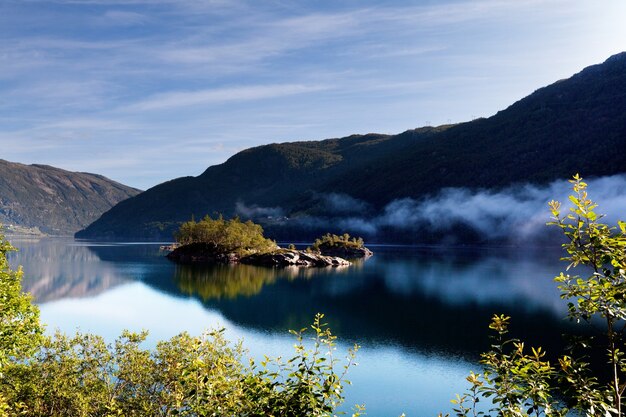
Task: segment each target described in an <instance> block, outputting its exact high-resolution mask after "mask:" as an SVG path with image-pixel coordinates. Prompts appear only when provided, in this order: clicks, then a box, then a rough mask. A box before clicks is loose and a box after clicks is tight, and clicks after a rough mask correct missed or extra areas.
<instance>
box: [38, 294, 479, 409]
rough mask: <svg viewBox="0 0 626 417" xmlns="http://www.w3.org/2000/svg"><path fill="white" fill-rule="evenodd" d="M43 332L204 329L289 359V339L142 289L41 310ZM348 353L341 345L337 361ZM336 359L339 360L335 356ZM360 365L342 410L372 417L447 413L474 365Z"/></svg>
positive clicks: (391, 354)
mask: <svg viewBox="0 0 626 417" xmlns="http://www.w3.org/2000/svg"><path fill="white" fill-rule="evenodd" d="M41 315H42V318H43V321H44V322H46V323H47V324H48V331H49V332H52V331H54V330H55V329H60V330H62V331H64V332H66V333H72V332H74V331H75V330H76V329H77V328H78V329H80V330H81V331H91V332H95V333H99V334H101V335H103V336H104V337H106V338H107V339H108V340H113V339H114V338H115V337H116V336H117V335H119V334H120V333H121V331H122V330H123V329H129V330H133V331H140V330H142V329H147V330H149V331H150V339H149V343H150V344H154V343H156V341H158V340H163V339H167V338H170V337H172V336H174V335H176V334H178V333H180V332H181V331H188V332H190V333H191V334H200V333H201V332H202V331H204V330H206V329H212V328H220V327H225V328H226V335H227V337H228V338H229V339H230V340H238V339H243V340H244V345H245V346H246V348H247V349H249V351H250V354H251V355H252V356H253V357H256V358H261V357H262V355H263V354H268V353H270V354H271V355H273V356H283V357H290V356H291V354H292V352H293V351H292V345H293V339H292V338H291V337H290V336H289V335H288V333H287V329H285V332H284V334H283V335H276V334H269V333H264V332H259V331H251V330H249V329H246V328H242V327H239V326H237V325H236V324H234V323H232V322H230V321H229V320H228V319H226V318H225V317H224V316H222V315H221V314H220V313H218V312H216V311H214V310H207V309H205V308H204V307H203V306H202V305H201V304H200V303H199V302H197V301H195V300H192V299H186V300H183V299H175V298H172V297H170V296H167V295H165V294H162V293H160V292H158V291H155V290H154V289H152V288H150V287H148V286H146V285H145V284H143V283H138V282H136V283H132V284H126V285H123V286H118V287H116V288H114V289H112V290H110V291H108V292H106V293H104V294H100V295H97V296H95V297H93V298H83V299H71V300H60V301H55V302H49V303H45V304H43V305H41ZM348 347H349V346H346V345H344V344H340V345H339V346H338V351H339V355H340V354H342V353H345V351H346V349H347V348H348ZM339 355H336V357H338V356H339ZM357 362H358V363H359V366H357V367H356V368H353V369H352V370H351V371H350V373H349V375H348V379H350V380H351V381H352V383H353V385H352V386H350V387H348V388H347V392H346V394H347V401H346V410H348V411H349V409H350V406H351V405H352V404H356V403H358V404H361V403H365V404H366V405H367V409H368V413H370V414H371V415H379V416H384V415H400V414H401V413H402V412H407V414H409V415H436V414H437V413H438V412H439V411H445V410H447V407H448V406H449V399H450V398H452V396H453V395H454V394H455V393H456V392H459V391H460V390H462V389H463V388H464V384H463V382H464V377H465V376H466V375H467V372H468V371H469V370H470V369H472V365H471V364H469V363H467V362H463V361H460V360H455V359H454V358H449V357H440V356H438V355H423V354H415V353H413V354H407V352H406V351H404V350H402V349H399V348H397V347H394V346H375V347H372V346H366V347H364V348H362V349H361V350H360V351H359V353H358V359H357Z"/></svg>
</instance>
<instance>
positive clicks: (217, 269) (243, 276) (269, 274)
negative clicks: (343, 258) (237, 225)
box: [174, 260, 363, 301]
mask: <svg viewBox="0 0 626 417" xmlns="http://www.w3.org/2000/svg"><path fill="white" fill-rule="evenodd" d="M355 267H357V268H362V267H363V260H360V261H358V262H356V265H355ZM341 271H345V272H347V270H345V269H337V268H332V267H327V268H314V269H311V268H309V269H303V268H297V267H286V268H267V267H259V266H253V265H176V267H175V270H174V280H175V281H176V284H177V286H178V289H179V290H180V291H181V292H182V293H184V294H188V295H192V296H196V295H197V296H198V297H200V299H202V300H203V301H208V300H211V299H217V300H219V299H222V298H227V299H236V298H238V297H251V296H255V295H258V294H259V293H260V292H261V291H262V289H263V287H264V286H266V285H273V284H275V283H276V281H277V280H287V281H293V280H296V279H311V278H313V277H314V276H316V275H324V274H328V273H336V272H339V273H341Z"/></svg>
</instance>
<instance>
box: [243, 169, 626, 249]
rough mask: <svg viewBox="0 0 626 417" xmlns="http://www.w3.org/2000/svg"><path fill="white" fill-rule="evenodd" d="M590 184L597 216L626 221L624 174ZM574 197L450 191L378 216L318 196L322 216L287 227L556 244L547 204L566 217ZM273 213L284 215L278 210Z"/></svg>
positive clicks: (534, 188)
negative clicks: (556, 206) (554, 202)
mask: <svg viewBox="0 0 626 417" xmlns="http://www.w3.org/2000/svg"><path fill="white" fill-rule="evenodd" d="M586 182H587V183H588V184H589V188H588V191H589V195H590V197H591V199H592V200H594V201H596V202H598V204H599V207H598V209H597V210H598V213H599V214H605V215H606V217H605V218H604V221H606V222H608V223H609V224H615V223H616V222H617V220H619V219H624V218H626V213H624V207H626V175H613V176H607V177H601V178H592V179H589V180H586ZM571 193H572V186H571V184H570V183H569V182H568V181H566V180H560V181H554V182H552V183H550V184H548V185H543V186H538V185H531V184H521V185H515V186H511V187H507V188H504V189H500V190H487V189H467V188H446V189H443V190H441V191H439V192H438V193H436V194H434V195H429V196H424V197H423V198H419V199H414V198H402V199H398V200H394V201H392V202H390V203H389V204H387V205H386V206H385V207H384V208H383V209H382V210H380V211H379V212H373V211H372V209H371V207H370V206H369V205H368V204H367V203H366V202H364V201H361V200H357V199H355V198H353V197H351V196H349V195H346V194H337V193H331V194H327V195H324V196H321V197H320V201H321V203H320V206H321V207H323V208H326V210H324V211H323V213H322V214H318V213H314V214H311V215H307V216H298V217H293V218H290V219H288V220H285V222H284V224H289V225H291V226H297V225H299V226H302V227H309V228H311V227H316V228H324V227H326V228H329V229H337V230H338V231H346V232H348V233H352V234H361V235H364V236H365V237H369V238H376V237H380V236H381V235H384V234H385V233H388V232H389V231H390V230H392V231H396V233H400V234H401V233H407V232H411V231H419V232H420V233H421V235H422V236H424V235H428V234H434V235H436V236H437V239H438V240H440V241H446V239H447V238H450V240H448V241H449V242H454V239H455V238H456V237H458V236H459V235H461V234H465V235H467V234H468V232H471V233H472V234H474V235H476V236H477V237H478V239H480V240H488V241H497V242H504V243H514V244H532V243H545V242H555V241H558V239H559V236H560V234H559V233H558V231H557V230H555V229H552V230H549V229H548V228H547V227H546V223H547V222H548V221H550V211H549V208H548V202H549V201H551V200H557V201H560V202H562V203H563V206H562V212H566V211H568V210H569V208H570V207H571V203H570V202H569V200H568V196H569V195H570V194H571ZM255 209H256V210H257V211H259V210H260V209H261V208H259V207H256V208H255ZM267 210H269V209H267ZM271 210H274V211H275V212H280V213H283V212H286V210H280V209H278V208H272V209H271ZM248 212H249V210H248ZM461 240H462V239H461Z"/></svg>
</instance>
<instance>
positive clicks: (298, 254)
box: [166, 243, 350, 268]
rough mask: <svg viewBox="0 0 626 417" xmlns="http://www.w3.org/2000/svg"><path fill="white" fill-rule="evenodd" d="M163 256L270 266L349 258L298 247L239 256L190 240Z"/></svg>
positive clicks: (341, 263)
mask: <svg viewBox="0 0 626 417" xmlns="http://www.w3.org/2000/svg"><path fill="white" fill-rule="evenodd" d="M166 256H167V258H168V259H170V260H172V261H175V262H179V263H207V264H237V263H242V264H247V265H258V266H270V267H287V266H296V267H305V268H308V267H327V266H332V267H341V266H348V265H350V262H348V261H346V260H345V259H343V258H341V257H338V256H325V255H322V254H319V253H312V252H305V251H298V250H292V249H280V248H279V249H278V250H276V251H274V252H269V253H259V254H252V255H247V256H244V257H240V256H239V255H237V254H235V253H232V252H226V253H225V252H220V251H219V249H218V248H217V247H215V246H214V245H210V244H206V243H192V244H190V245H183V246H179V247H177V248H175V249H174V250H173V251H172V252H170V253H168V254H167V255H166Z"/></svg>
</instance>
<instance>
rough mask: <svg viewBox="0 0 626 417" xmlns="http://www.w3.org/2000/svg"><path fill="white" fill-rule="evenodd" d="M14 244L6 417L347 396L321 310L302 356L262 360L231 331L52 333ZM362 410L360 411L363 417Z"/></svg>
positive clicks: (4, 363)
mask: <svg viewBox="0 0 626 417" xmlns="http://www.w3.org/2000/svg"><path fill="white" fill-rule="evenodd" d="M9 250H13V248H12V247H11V246H10V245H9V244H8V243H7V242H6V241H4V239H3V238H0V301H1V303H0V366H1V367H0V371H1V372H0V417H7V416H17V415H19V416H24V417H44V416H45V417H66V416H79V417H87V416H102V417H114V416H129V417H133V416H134V417H144V416H163V417H170V416H189V417H197V416H235V415H237V416H261V415H263V416H276V417H278V416H285V417H287V416H304V415H307V416H332V415H333V414H334V412H335V409H336V408H337V406H338V405H340V404H341V403H342V402H343V386H344V384H346V383H349V381H347V380H346V379H345V375H346V372H347V371H348V369H349V368H350V367H351V366H353V365H354V355H355V352H356V349H357V346H355V347H354V349H352V350H350V351H349V352H348V356H347V358H346V360H345V361H343V360H339V359H337V358H334V357H333V354H334V353H335V336H334V335H333V334H332V333H331V332H330V330H329V329H328V327H327V326H326V324H324V323H323V322H322V319H323V315H317V316H316V317H315V320H314V322H313V325H312V326H311V330H312V331H313V336H312V338H311V340H307V339H306V337H305V336H306V330H307V329H302V330H301V331H300V332H293V333H294V335H295V336H296V344H295V355H294V356H293V357H292V358H290V359H288V360H286V361H284V360H282V359H281V358H276V359H270V358H267V357H266V359H265V360H264V361H263V362H262V363H260V364H257V363H255V361H254V360H251V359H247V358H246V351H245V350H244V348H243V346H242V344H241V343H235V344H233V343H231V342H229V341H228V340H226V339H225V338H224V331H223V329H222V330H216V331H211V332H207V333H205V334H203V335H201V336H197V337H195V336H191V335H189V334H187V333H182V334H180V335H178V336H175V337H173V338H172V339H170V340H167V341H163V342H159V343H158V344H157V346H156V349H146V348H145V347H143V344H144V342H145V340H146V337H147V333H146V332H142V333H138V334H137V333H131V332H123V333H122V335H121V336H120V337H119V338H118V339H117V340H116V341H115V343H113V344H107V343H106V342H105V341H104V339H103V338H102V337H100V336H96V335H91V334H80V333H77V334H76V335H74V336H71V337H70V336H66V335H64V334H62V333H56V334H55V335H54V336H44V335H43V334H42V333H43V332H42V327H41V326H40V324H39V321H38V310H37V308H36V307H35V306H33V305H32V304H31V301H30V298H29V297H28V296H27V295H24V294H22V292H21V285H20V279H21V271H17V272H13V271H11V270H10V268H9V267H8V264H7V261H6V252H7V251H9ZM360 410H362V408H361V407H358V408H357V412H356V413H355V414H354V415H358V414H359V412H360Z"/></svg>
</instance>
